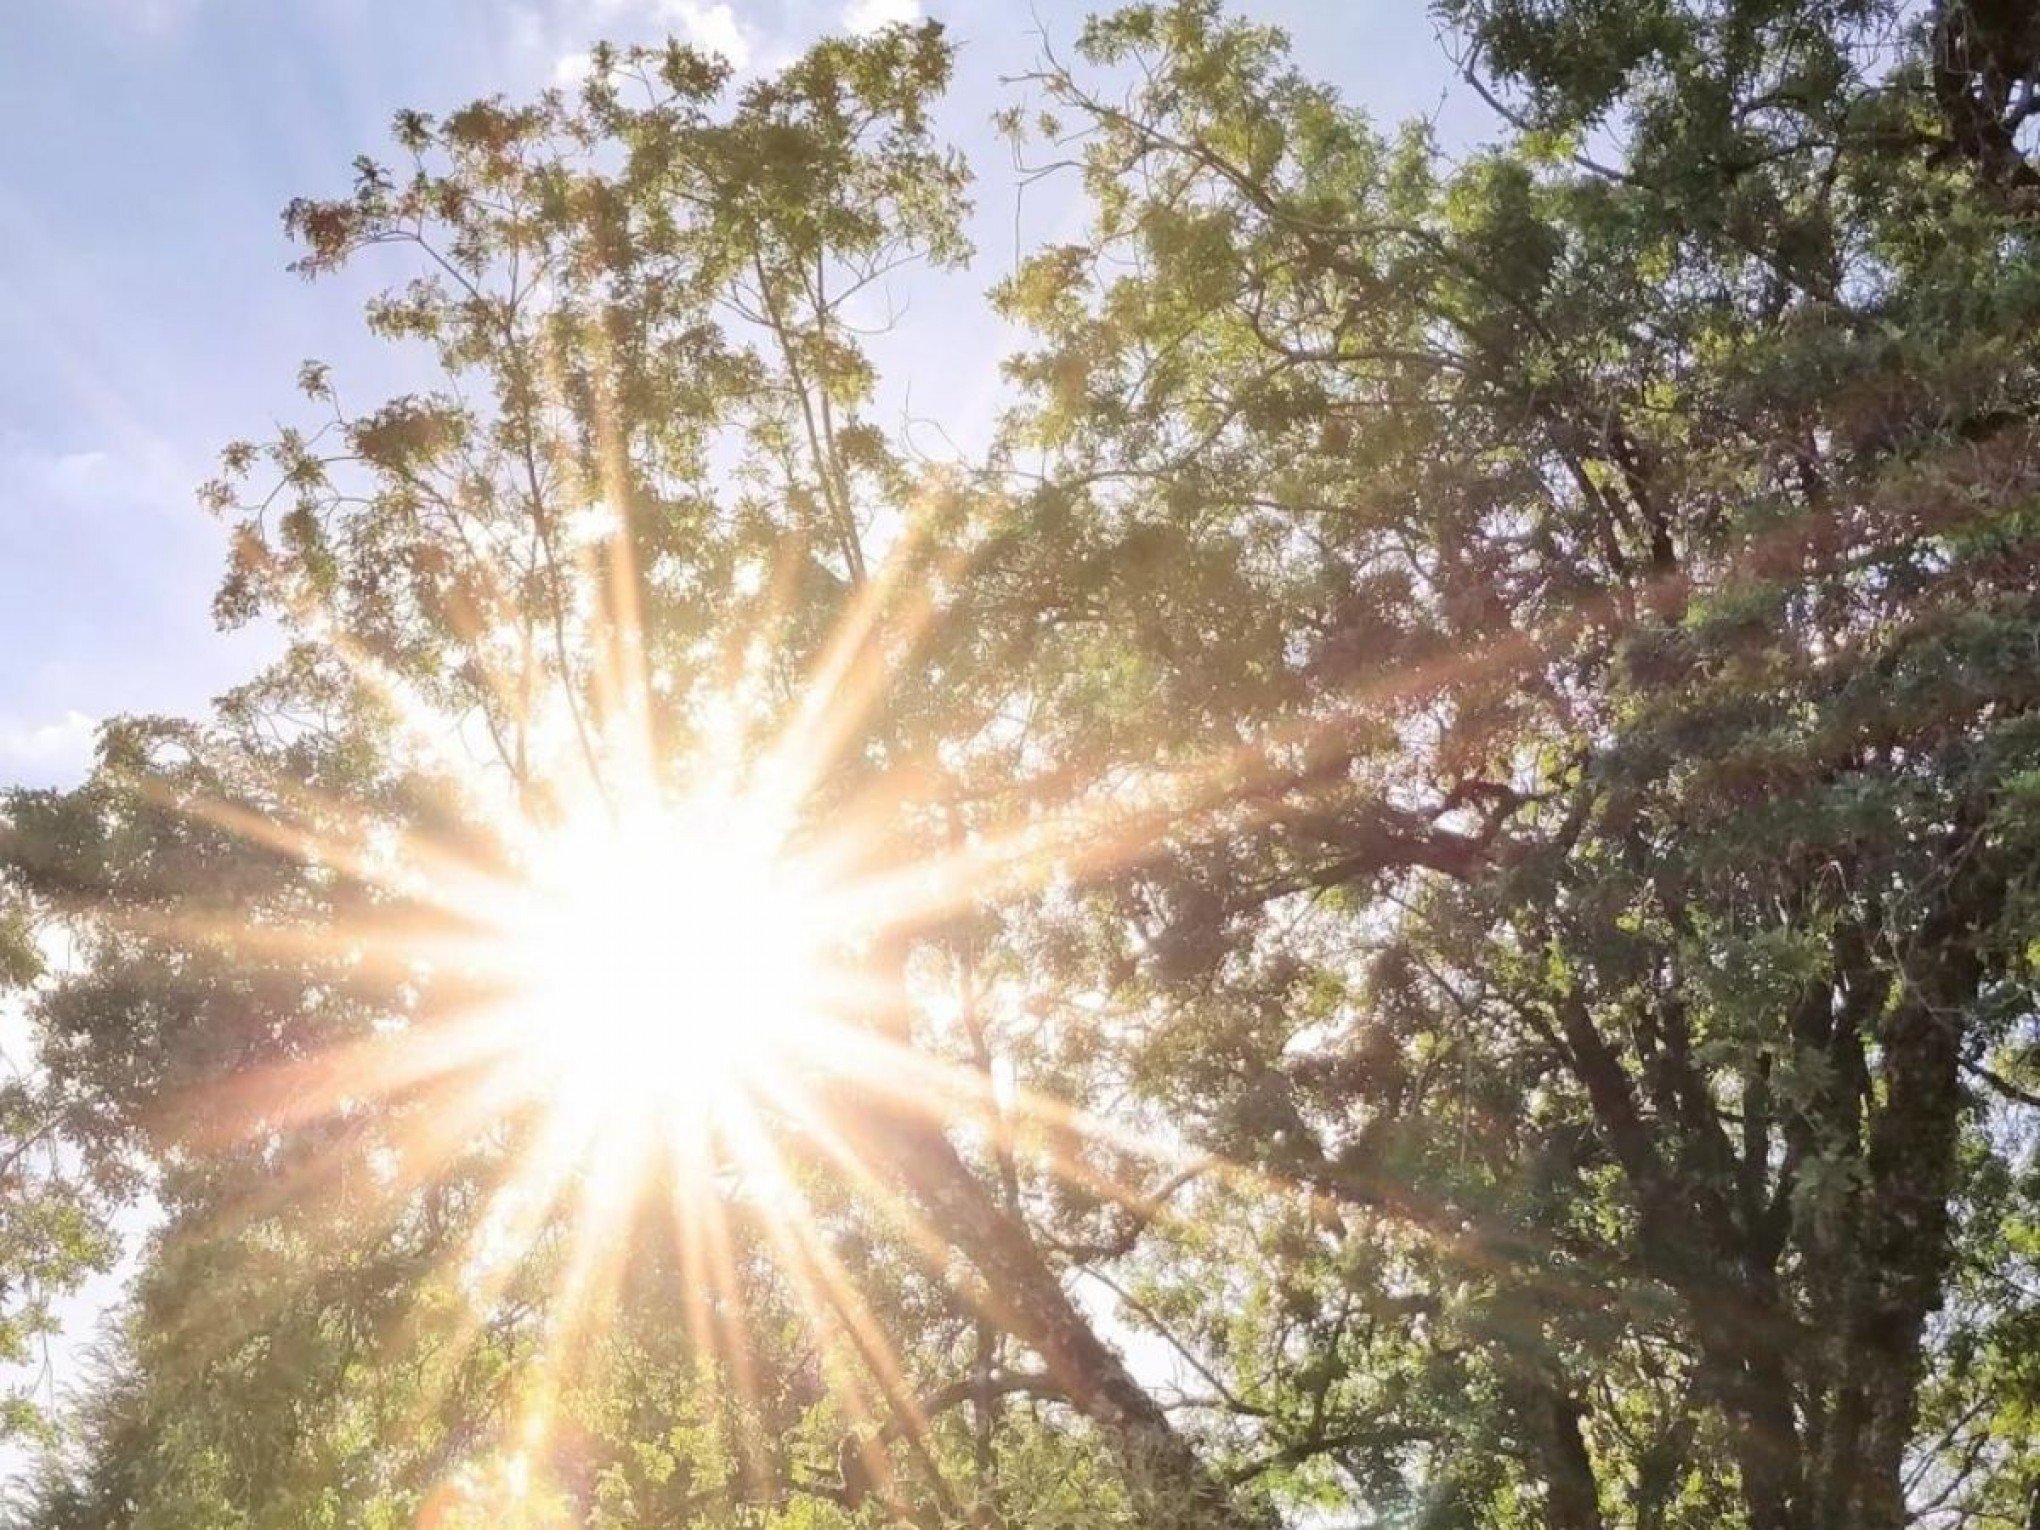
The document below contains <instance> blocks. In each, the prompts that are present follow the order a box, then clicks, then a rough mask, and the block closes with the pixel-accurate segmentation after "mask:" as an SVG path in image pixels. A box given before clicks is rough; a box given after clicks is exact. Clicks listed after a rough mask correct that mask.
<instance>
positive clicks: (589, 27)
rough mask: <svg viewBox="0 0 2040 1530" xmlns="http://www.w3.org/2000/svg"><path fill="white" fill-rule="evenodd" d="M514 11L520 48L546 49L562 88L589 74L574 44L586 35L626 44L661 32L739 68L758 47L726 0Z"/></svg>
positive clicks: (586, 2) (604, 1) (619, 0)
mask: <svg viewBox="0 0 2040 1530" xmlns="http://www.w3.org/2000/svg"><path fill="white" fill-rule="evenodd" d="M513 14H514V16H515V18H516V21H517V29H516V33H515V41H516V43H517V44H518V46H519V47H520V49H522V50H525V51H534V50H536V51H542V52H543V53H549V54H551V55H552V65H551V79H552V83H553V84H555V85H558V86H561V87H563V88H570V87H572V86H575V85H578V84H580V83H581V81H583V80H585V79H586V78H587V77H588V70H589V66H590V64H591V62H592V61H591V60H590V58H589V57H588V55H587V53H585V52H583V51H581V50H580V49H579V48H578V47H575V46H574V45H576V44H581V43H585V42H587V41H588V40H589V38H590V37H591V36H603V37H607V38H608V39H609V40H610V41H611V42H615V43H628V42H635V41H649V40H650V36H651V34H653V33H666V34H670V35H673V36H677V37H678V38H680V39H681V40H682V41H683V42H687V43H691V44H693V45H694V46H695V47H697V48H700V49H702V50H703V51H704V52H708V53H719V54H721V55H722V56H723V57H724V58H726V59H728V60H729V61H730V64H731V66H732V67H734V68H736V69H739V70H742V69H746V68H748V67H750V64H751V62H752V60H753V59H754V58H755V57H756V55H757V52H758V47H757V45H758V41H759V39H758V36H757V33H756V32H755V31H754V30H753V29H752V28H751V27H749V26H747V25H746V24H745V23H744V21H743V19H742V18H741V17H739V16H738V15H737V11H736V8H735V7H734V6H733V5H731V4H730V0H582V3H579V4H554V5H552V6H551V7H549V8H544V9H540V8H533V7H523V8H520V9H519V10H518V11H517V12H515V13H513ZM570 50H571V51H570Z"/></svg>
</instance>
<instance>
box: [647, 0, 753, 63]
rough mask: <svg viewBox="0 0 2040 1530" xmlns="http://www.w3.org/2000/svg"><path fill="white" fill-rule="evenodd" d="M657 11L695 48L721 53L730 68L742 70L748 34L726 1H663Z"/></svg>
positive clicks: (746, 58)
mask: <svg viewBox="0 0 2040 1530" xmlns="http://www.w3.org/2000/svg"><path fill="white" fill-rule="evenodd" d="M659 14H660V16H661V18H662V19H664V20H665V21H667V22H669V23H670V24H672V25H673V26H675V27H677V28H678V29H679V31H680V34H681V35H682V36H683V37H685V38H686V39H687V41H689V42H691V43H693V44H694V46H695V47H697V48H705V49H707V50H708V51H709V52H711V53H720V54H721V55H722V56H723V57H724V58H726V59H728V60H729V61H730V64H731V65H732V67H734V68H737V69H742V68H743V67H744V66H745V65H746V64H748V63H750V61H751V38H750V34H749V33H748V32H747V31H746V30H745V28H744V24H743V23H742V22H740V21H739V20H737V13H736V12H735V11H733V10H731V9H730V7H729V3H728V0H715V3H714V4H713V5H703V4H701V3H700V0H663V3H662V4H661V5H660V6H659Z"/></svg>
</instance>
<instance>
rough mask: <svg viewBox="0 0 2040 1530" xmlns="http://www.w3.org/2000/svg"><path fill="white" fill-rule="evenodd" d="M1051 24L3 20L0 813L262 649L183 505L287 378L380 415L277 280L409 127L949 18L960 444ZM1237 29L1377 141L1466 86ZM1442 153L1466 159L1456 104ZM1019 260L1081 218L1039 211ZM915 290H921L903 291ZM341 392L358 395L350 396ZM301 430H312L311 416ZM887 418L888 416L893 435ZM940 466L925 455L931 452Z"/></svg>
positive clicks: (937, 308) (1448, 114)
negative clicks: (225, 617) (579, 70)
mask: <svg viewBox="0 0 2040 1530" xmlns="http://www.w3.org/2000/svg"><path fill="white" fill-rule="evenodd" d="M1094 8H1095V7H1094V6H1091V5H1084V4H1065V3H1061V0H1043V3H1041V4H1039V5H1035V6H1027V5H1021V4H1007V3H1000V0H921V3H920V4H916V3H915V0H586V3H580V4H575V3H569V0H33V3H13V4H6V5H5V6H4V7H0V11H4V14H0V653H4V654H5V655H6V656H7V657H6V660H5V661H4V662H0V781H23V780H28V781H34V782H38V783H42V782H48V783H61V782H65V781H68V780H70V779H72V778H74V777H75V776H76V775H77V774H78V772H79V771H80V770H81V769H82V767H83V764H84V762H85V760H86V758H87V756H88V752H89V748H90V739H91V732H92V729H93V727H94V726H95V725H96V724H97V722H98V721H99V719H101V718H103V717H106V716H108V715H112V714H116V713H121V712H135V711H179V712H188V711H192V710H194V709H197V708H200V707H202V706H203V705H204V704H205V702H206V701H207V700H208V699H209V698H210V697H211V696H213V695H214V694H215V693H217V692H218V691H220V690H222V689H223V688H225V687H226V686H227V685H230V684H232V683H234V682H236V681H237V680H239V679H240V678H242V677H244V676H245V675H246V674H247V673H248V672H249V671H250V670H251V668H252V667H253V666H254V664H255V663H256V662H257V661H258V660H259V658H260V656H261V655H262V653H263V652H265V651H266V649H267V647H268V642H267V640H265V639H264V638H263V637H262V636H261V635H259V634H242V635H240V636H239V637H235V638H230V637H224V636H221V635H219V634H217V633H216V632H214V630H213V628H212V624H211V620H210V616H209V613H208V604H209V601H210V598H211V592H212V587H213V583H214V580H215V577H216V575H217V572H218V570H219V567H220V563H221V558H222V545H223V544H222V535H221V529H220V528H219V527H218V526H216V525H215V524H214V523H213V522H212V521H211V520H210V519H209V518H208V517H207V516H206V515H205V514H204V513H203V512H202V511H200V510H199V509H198V508H197V506H196V504H195V502H194V500H193V497H192V489H193V487H194V485H196V484H197V483H198V482H199V481H201V480H202V479H203V478H205V477H207V476H208V475H209V473H210V472H211V467H212V462H213V460H214V455H215V454H216V452H217V451H218V449H219V447H220V446H221V445H222V444H223V443H224V442H226V441H228V440H230V439H233V438H235V437H240V436H248V437H255V438H261V437H263V436H265V435H266V434H268V433H269V432H270V431H271V430H272V429H273V427H274V425H275V424H276V423H278V422H282V421H288V420H290V419H291V418H293V417H294V414H295V411H296V410H297V408H298V405H299V403H300V401H299V400H297V399H296V396H295V394H294V393H293V390H292V379H293V378H294V376H295V374H296V371H297V366H298V363H299V362H300V361H301V360H303V359H305V358H307V357H312V356H317V357H320V358H323V359H327V360H330V361H333V362H334V363H336V370H335V377H336V380H337V381H338V382H339V383H340V384H341V386H342V387H343V389H344V390H345V392H346V394H347V396H348V397H349V398H350V400H352V401H353V402H355V403H357V404H360V403H365V402H368V401H370V399H372V398H373V397H374V396H375V395H377V394H378V393H379V392H380V391H381V389H379V388H378V386H377V384H378V383H379V382H380V383H383V384H385V385H386V384H387V381H388V379H389V375H390V374H389V372H388V362H387V360H386V359H384V358H382V357H379V356H378V355H377V354H376V353H375V352H374V351H373V350H372V349H371V348H370V345H369V343H368V342H367V341H365V340H364V339H363V337H362V335H361V328H360V324H359V322H358V317H357V316H358V310H359V300H360V297H361V296H362V294H363V293H364V292H365V291H366V290H367V284H366V283H365V282H354V283H352V284H347V283H339V282H335V283H321V284H319V285H316V286H314V285H307V284H306V283H304V282H302V281H300V280H299V279H298V278H296V277H293V276H290V275H289V274H287V273H286V272H285V270H284V265H285V262H286V261H287V259H288V258H289V253H290V252H289V250H288V248H287V246H286V244H285V242H284V240H283V237H282V233H281V229H280V226H279V222H278V214H279V212H280V210H281V209H282V207H283V205H284V203H285V202H286V201H288V200H289V199H290V198H291V197H292V196H294V195H300V194H329V193H332V192H335V191H338V190H341V189H343V188H344V187H345V185H346V182H347V177H348V165H349V162H350V160H351V159H352V158H353V156H354V155H355V154H357V153H361V152H364V151H368V152H377V153H379V152H381V151H382V150H383V149H384V147H385V146H386V144H387V138H386V132H385V130H386V127H387V124H388V122H389V119H390V116H391V114H392V113H393V112H394V111H395V110H396V109H397V108H398V107H401V106H418V107H422V108H424V109H427V110H444V109H446V108H448V107H450V106H453V105H457V104H459V103H461V102H463V101H465V100H468V99H471V98H473V97H474V96H476V95H479V94H484V93H489V92H493V91H499V90H500V91H504V92H506V93H509V94H511V95H517V94H522V93H529V92H531V91H534V90H536V89H538V88H540V87H542V86H543V85H545V84H546V83H548V82H549V81H551V80H553V79H555V78H561V77H564V76H566V75H568V74H570V73H571V71H572V68H573V62H574V59H575V57H576V55H578V54H579V53H580V52H581V50H583V49H585V48H586V46H587V45H588V43H589V42H590V41H591V40H593V39H594V38H596V37H608V38H612V39H616V40H631V39H638V38H646V37H651V36H655V35H658V34H661V33H664V32H672V33H675V34H677V35H680V36H683V37H689V38H691V39H693V40H695V41H697V42H700V43H702V44H704V45H708V46H713V47H716V48H718V49H720V50H722V51H725V52H727V53H729V54H730V55H731V56H732V58H733V60H734V61H735V62H737V63H739V64H740V65H741V66H743V67H744V68H745V69H747V70H751V71H756V70H759V69H765V68H770V67H771V66H772V64H773V63H774V62H775V60H778V59H782V58H784V57H786V56H787V55H789V54H790V53H792V52H795V51H797V50H798V49H799V48H800V47H801V46H802V45H803V44H805V43H806V42H807V41H809V40H810V39H812V38H813V37H815V36H816V35H817V34H819V33H821V32H824V31H827V30H831V29H837V28H843V27H858V26H866V25H870V24H873V23H875V22H880V21H884V20H889V19H895V18H900V17H911V16H915V15H919V14H923V13H924V12H925V13H926V14H932V15H934V16H937V17H939V18H940V19H942V20H943V21H945V22H947V23H948V24H949V25H950V27H951V30H952V32H953V34H954V35H955V36H957V37H958V38H959V39H960V40H961V41H962V43H963V51H962V56H961V59H960V61H959V66H958V79H957V82H956V86H955V88H954V89H953V91H952V92H951V95H950V97H949V101H948V105H947V108H946V121H945V122H944V124H943V126H944V128H945V130H946V131H947V132H948V134H949V135H950V136H951V138H952V139H953V140H954V141H955V142H956V143H958V144H959V146H961V147H962V148H963V149H964V150H965V151H966V152H967V153H968V154H969V155H970V157H971V159H972V161H973V164H974V167H975V168H976V170H977V173H978V175H979V184H978V187H977V196H976V201H977V209H978V210H977V223H978V229H977V232H978V244H979V257H978V261H977V263H976V266H975V268H974V269H973V270H972V271H971V272H970V273H969V274H968V276H967V277H965V278H964V279H963V280H962V281H961V282H957V283H945V284H942V286H941V287H939V288H937V289H935V290H932V291H929V290H924V291H922V292H920V293H919V294H918V295H916V294H914V293H912V292H903V293H902V296H907V297H912V298H913V301H912V302H910V303H909V305H908V308H907V312H906V315H905V317H904V319H903V321H902V325H901V329H900V331H899V334H898V335H897V337H896V338H895V339H894V340H893V341H892V342H891V343H890V344H889V345H888V347H887V350H888V355H887V358H886V359H887V362H888V366H889V371H890V372H891V375H892V377H893V380H894V382H895V384H896V385H897V384H900V383H902V382H903V383H904V385H905V387H906V388H907V389H908V390H910V391H911V402H912V409H913V413H914V415H915V416H916V417H921V416H929V417H932V418H934V419H937V420H939V421H941V422H943V423H945V424H947V425H948V426H950V427H951V428H953V429H955V430H957V431H959V432H960V433H962V434H964V435H966V436H968V435H969V433H970V431H971V427H972V426H973V424H974V423H976V422H977V421H979V420H981V419H982V418H983V417H984V416H985V415H986V414H987V412H988V410H989V407H990V404H991V392H992V383H991V379H992V375H993V371H992V369H993V367H994V365H995V362H996V351H997V349H998V345H999V336H998V333H997V331H996V329H995V328H993V327H992V326H991V325H990V324H989V322H988V321H986V320H984V319H982V318H981V317H979V316H978V313H979V311H978V306H977V304H976V302H975V293H976V292H977V291H978V290H981V289H982V287H983V286H984V285H986V284H987V283H989V282H990V281H992V280H995V279H996V278H997V277H998V276H999V275H1001V274H1002V273H1003V272H1004V271H1006V270H1007V269H1008V268H1009V267H1010V264H1011V261H1012V255H1013V248H1014V241H1015V231H1016V217H1015V200H1014V199H1015V195H1016V185H1015V177H1014V174H1013V170H1012V167H1011V162H1010V156H1009V154H1008V152H1007V150H1006V148H1005V146H1004V145H1003V144H1002V143H1000V142H999V141H998V140H996V139H995V138H994V137H993V135H992V133H991V132H990V129H989V118H990V115H991V113H992V112H993V111H994V110H996V109H997V108H998V107H999V106H1000V105H1002V104H1004V103H1005V102H1007V101H1010V100H1012V99H1014V98H1015V90H1014V88H1012V87H1007V86H1004V85H1002V84H1001V77H1002V76H1010V75H1013V74H1015V73H1018V72H1020V71H1022V70H1024V69H1026V68H1027V67H1028V66H1029V65H1030V64H1031V63H1032V62H1033V61H1034V60H1035V59H1036V58H1037V57H1038V55H1039V50H1040V47H1041V39H1042V36H1043V35H1044V34H1045V35H1046V36H1047V38H1048V39H1049V40H1050V42H1051V43H1053V44H1056V45H1058V46H1059V47H1061V48H1064V49H1067V45H1068V44H1069V42H1070V41H1071V39H1072V38H1073V37H1074V35H1075V32H1076V29H1077V27H1078V25H1079V22H1080V20H1081V18H1082V16H1083V15H1084V13H1085V12H1086V11H1088V10H1091V9H1094ZM1246 9H1248V10H1249V11H1251V12H1252V13H1254V14H1256V15H1260V16H1265V17H1266V18H1267V19H1270V20H1273V21H1276V22H1278V23H1280V24H1281V25H1283V26H1284V27H1286V28H1287V29H1288V30H1289V31H1290V32H1291V34H1292V36H1293V37H1294V38H1295V41H1296V45H1297V47H1296V51H1297V55H1298V57H1299V58H1300V59H1301V60H1302V61H1303V62H1304V64H1305V66H1306V67H1307V68H1309V69H1310V70H1312V71H1314V72H1316V73H1318V74H1320V75H1322V76H1323V77H1325V78H1328V79H1331V80H1333V81H1335V82H1336V83H1338V84H1339V85H1340V86H1341V88H1342V89H1344V90H1345V91H1346V92H1347V93H1348V95H1349V97H1350V98H1351V99H1353V100H1355V101H1357V102H1359V103H1362V104H1364V105H1365V106H1366V107H1367V108H1368V109H1369V110H1370V111H1371V112H1373V113H1374V114H1375V115H1376V117H1377V118H1379V119H1381V120H1384V121H1386V120H1391V119H1396V118H1400V117H1402V116H1405V115H1408V114H1411V113H1423V114H1426V115H1431V114H1435V113H1437V112H1438V111H1439V108H1440V100H1441V96H1442V95H1443V94H1444V92H1445V90H1446V86H1447V84H1448V82H1449V81H1450V78H1451V70H1450V66H1449V64H1448V62H1447V60H1446V57H1445V54H1444V51H1443V48H1442V46H1441V44H1440V42H1439V41H1438V38H1437V36H1436V35H1435V30H1434V27H1433V24H1432V22H1431V20H1430V18H1429V17H1428V16H1427V15H1426V13H1425V8H1424V5H1423V4H1422V0H1350V3H1314V0H1283V3H1267V4H1260V5H1250V6H1247V7H1246ZM1444 113H1445V120H1444V122H1443V124H1442V126H1443V128H1444V129H1445V131H1446V136H1448V137H1457V136H1462V135H1463V134H1465V133H1467V132H1477V131H1480V130H1481V128H1482V126H1483V124H1482V122H1481V119H1480V116H1479V113H1478V108H1477V107H1476V106H1475V105H1474V104H1473V103H1470V102H1468V101H1466V100H1465V99H1463V94H1462V93H1455V94H1454V95H1453V96H1452V97H1451V98H1450V99H1448V100H1446V102H1445V107H1444ZM1027 198H1028V200H1027V202H1026V203H1025V204H1024V206H1023V208H1022V209H1021V217H1020V219H1019V226H1020V232H1021V237H1023V238H1039V237H1043V236H1046V235H1053V234H1054V233H1056V232H1057V228H1056V224H1057V223H1058V222H1059V221H1060V220H1063V219H1066V218H1067V217H1068V216H1069V211H1068V198H1067V196H1066V195H1064V194H1061V193H1058V192H1056V191H1054V190H1042V189H1036V190H1033V191H1030V192H1029V193H1027ZM910 285H911V284H910ZM350 384H351V385H350ZM299 417H301V416H299ZM895 418H897V415H895ZM922 439H923V440H924V442H925V443H926V444H928V445H929V446H931V447H933V446H934V445H935V444H936V441H935V438H934V437H933V435H932V433H931V434H929V435H927V436H924V437H922Z"/></svg>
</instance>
